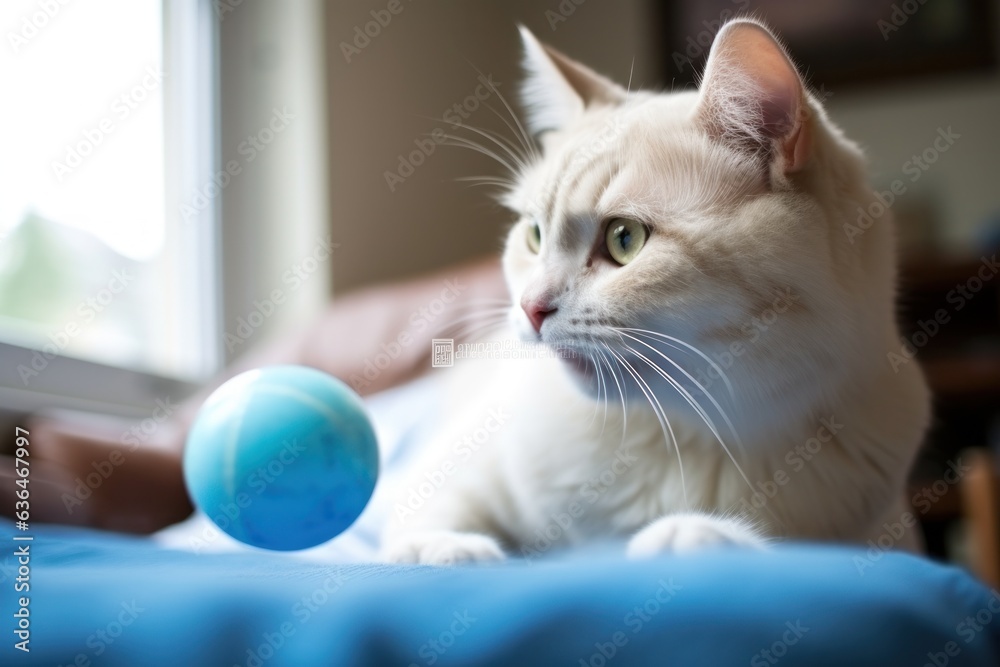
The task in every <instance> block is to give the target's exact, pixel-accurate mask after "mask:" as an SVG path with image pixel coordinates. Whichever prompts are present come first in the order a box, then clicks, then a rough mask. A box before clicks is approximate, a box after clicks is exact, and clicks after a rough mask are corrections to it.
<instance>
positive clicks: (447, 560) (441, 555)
mask: <svg viewBox="0 0 1000 667" xmlns="http://www.w3.org/2000/svg"><path fill="white" fill-rule="evenodd" d="M505 558H506V556H505V555H504V553H503V549H501V548H500V545H499V544H498V543H497V541H496V540H494V539H493V538H492V537H489V536H488V535H482V534H480V533H458V532H455V531H451V530H427V531H418V532H412V533H405V534H402V535H399V536H397V537H395V538H394V539H393V540H392V541H391V542H389V543H388V544H387V545H386V547H385V548H384V549H383V551H382V560H384V561H385V562H387V563H420V564H423V565H459V564H462V563H485V562H496V561H501V560H504V559H505Z"/></svg>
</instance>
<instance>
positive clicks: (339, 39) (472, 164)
mask: <svg viewBox="0 0 1000 667" xmlns="http://www.w3.org/2000/svg"><path fill="white" fill-rule="evenodd" d="M387 4H388V2H387V1H386V2H382V1H381V0H376V1H375V2H366V3H357V5H355V4H354V3H351V4H350V5H348V3H340V2H329V3H328V4H327V17H326V21H327V58H328V66H329V71H328V77H329V78H328V90H329V95H330V101H329V113H330V125H329V135H330V147H331V159H330V162H331V187H330V211H331V218H332V226H333V239H334V240H335V241H337V242H338V243H341V244H342V245H341V248H342V250H343V252H341V254H340V255H338V257H337V258H336V262H335V266H334V290H335V291H336V292H338V293H340V292H343V291H345V290H350V289H352V288H355V287H359V286H362V285H365V284H369V283H372V282H377V281H382V280H389V279H393V278H399V277H403V276H409V275H413V274H415V273H419V272H421V271H427V270H432V269H434V268H438V267H441V266H444V265H447V264H449V263H453V262H456V261H459V260H462V259H466V258H469V257H474V256H477V255H484V254H490V253H496V252H498V250H499V248H500V241H501V239H502V237H503V233H504V229H505V228H506V226H507V225H508V224H510V222H511V216H510V214H509V213H508V212H507V211H505V210H503V209H501V208H500V207H499V206H498V205H497V204H495V203H494V201H493V200H492V199H491V197H490V191H489V189H488V188H485V187H470V186H469V184H467V183H460V182H456V180H455V179H456V178H459V177H462V176H473V175H482V174H486V173H493V174H495V173H499V172H498V170H497V169H495V168H494V165H493V164H492V163H491V161H490V160H489V159H487V158H484V157H483V156H481V155H478V154H476V153H473V152H471V151H468V150H465V149H461V148H454V147H448V146H439V147H437V148H436V149H435V150H434V152H433V153H432V154H431V155H430V156H429V157H428V158H427V159H426V161H425V162H424V163H423V164H422V165H420V166H419V167H417V168H416V169H415V170H414V172H413V174H412V175H411V176H409V177H407V178H406V179H405V181H404V182H402V183H394V190H392V191H390V188H389V186H388V185H387V183H386V179H385V172H386V171H387V170H396V169H397V168H398V167H399V157H398V156H399V155H400V154H402V153H407V154H408V153H410V152H411V151H413V150H416V148H417V147H416V146H415V144H414V142H415V141H416V140H419V139H421V138H423V136H424V135H425V134H427V133H429V132H431V131H432V130H433V129H434V128H437V127H441V128H446V129H448V130H449V131H451V128H449V127H448V125H447V124H446V123H443V122H440V121H437V122H435V120H433V118H434V117H440V116H441V115H442V114H443V113H444V112H445V110H446V109H447V108H449V107H450V106H452V105H454V104H456V103H461V102H462V101H463V100H464V99H465V98H466V97H467V96H469V95H470V94H473V93H474V91H475V90H476V87H477V86H478V85H479V83H478V81H477V77H478V76H479V75H478V73H477V71H476V68H477V67H478V68H479V70H481V71H482V72H484V73H487V74H492V75H493V79H494V80H495V81H497V82H499V90H500V92H501V93H502V94H503V96H504V97H505V98H507V100H509V101H510V102H511V104H512V105H513V104H514V103H516V101H517V99H518V94H517V82H518V80H519V78H520V64H519V63H520V57H521V55H520V45H519V37H518V34H517V29H516V23H517V22H522V23H524V24H525V25H527V26H528V27H529V28H531V29H532V30H533V31H535V33H536V34H537V35H538V36H539V37H540V38H542V39H543V40H545V41H548V42H550V43H552V44H553V45H555V46H556V47H557V48H561V49H563V50H565V51H566V52H568V53H570V54H571V55H573V56H574V57H577V58H579V59H581V60H583V61H586V62H587V63H588V64H590V65H592V66H593V67H595V68H596V69H598V70H600V71H603V72H604V73H606V74H608V75H610V76H613V77H614V78H616V79H619V80H621V81H623V82H624V81H627V80H628V75H629V70H630V68H631V66H632V61H633V57H634V58H635V73H634V77H633V80H634V82H635V83H640V84H641V83H645V84H652V83H654V82H655V81H656V80H657V78H658V76H657V68H656V67H655V65H654V64H653V63H654V58H653V57H652V54H653V48H652V43H651V40H650V39H641V37H642V36H643V35H644V34H645V33H648V30H647V29H646V26H645V25H644V9H643V8H644V3H643V2H639V1H637V0H629V1H627V2H611V1H608V0H587V2H585V3H584V4H582V5H580V6H578V7H576V9H575V11H574V12H573V13H572V14H571V15H570V16H569V17H568V18H567V20H566V21H563V22H559V23H557V24H556V30H552V29H551V28H550V25H549V22H548V20H547V19H546V16H545V11H546V10H547V9H549V8H552V9H556V8H558V6H559V3H558V2H556V1H550V2H542V3H539V2H529V1H527V0H518V1H515V2H499V1H494V2H459V1H456V0H447V1H441V2H434V3H429V2H427V3H421V2H410V1H409V0H402V3H401V7H402V11H401V12H400V13H399V14H397V15H394V16H392V18H391V21H389V22H388V24H387V25H386V26H385V27H384V28H381V32H380V34H378V35H377V36H376V37H374V38H371V40H370V42H369V43H368V44H367V46H364V48H362V49H360V53H352V54H350V60H351V62H347V57H346V56H345V54H344V53H343V52H342V46H341V45H342V43H345V42H346V43H350V42H351V41H352V40H353V39H354V37H355V29H356V27H358V26H362V29H363V26H364V24H365V23H366V22H369V21H372V20H373V19H372V16H371V14H370V12H371V11H372V10H375V11H380V10H383V9H384V8H385V7H386V6H387ZM567 4H570V5H571V4H572V3H569V2H568V0H567ZM381 16H382V17H383V19H384V18H385V15H384V14H383V15H381ZM372 32H374V30H372ZM637 36H638V37H637ZM359 43H360V44H364V42H363V41H360V40H359ZM489 102H490V103H491V104H492V105H493V106H495V107H496V108H498V109H502V105H501V104H499V103H498V102H497V101H496V100H493V99H491V100H489ZM468 122H469V123H471V124H473V125H475V126H477V127H479V126H486V127H503V126H502V125H500V124H499V121H498V120H497V119H496V118H495V117H494V116H493V114H492V113H491V112H490V111H489V110H488V109H485V108H483V107H480V108H479V109H477V110H476V111H474V112H472V113H471V114H470V117H469V119H468ZM466 134H467V136H474V135H470V134H468V133H466ZM507 134H508V135H509V134H510V133H509V131H507Z"/></svg>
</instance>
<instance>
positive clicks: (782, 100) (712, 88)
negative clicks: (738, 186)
mask: <svg viewBox="0 0 1000 667" xmlns="http://www.w3.org/2000/svg"><path fill="white" fill-rule="evenodd" d="M696 113H697V114H698V117H699V119H700V120H701V122H702V123H704V124H705V126H706V128H707V129H708V131H709V132H710V133H711V134H712V135H713V136H715V137H717V138H719V139H721V140H723V141H728V142H732V143H734V144H735V145H737V147H738V148H740V149H741V150H746V151H749V152H753V153H755V154H758V155H760V154H763V155H765V156H767V158H768V159H769V160H770V161H771V163H772V164H773V163H774V161H776V160H777V161H780V164H779V165H777V166H778V167H779V168H780V169H781V170H782V171H783V172H784V173H785V174H786V175H787V174H791V173H793V172H796V171H799V170H801V169H802V168H803V167H805V165H806V164H807V163H808V161H809V157H810V152H811V143H812V136H811V117H810V115H811V114H810V110H809V103H808V101H807V98H806V92H805V87H804V86H803V84H802V79H801V78H800V77H799V74H798V72H797V71H796V69H795V65H793V64H792V61H791V59H790V58H789V56H788V54H787V52H786V51H785V49H784V48H783V47H782V46H781V44H780V43H779V42H778V40H777V39H776V38H775V37H774V35H773V34H771V32H770V30H768V29H767V28H766V27H765V26H764V25H763V24H760V23H757V22H755V21H751V20H746V19H738V20H735V21H730V22H729V23H727V24H726V25H725V26H723V27H722V29H721V30H720V31H719V33H718V34H717V35H716V36H715V41H714V42H713V43H712V50H711V53H709V56H708V64H707V65H706V66H705V75H704V77H702V84H701V97H700V100H699V103H698V108H697V112H696Z"/></svg>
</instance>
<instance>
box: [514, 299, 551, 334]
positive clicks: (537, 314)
mask: <svg viewBox="0 0 1000 667" xmlns="http://www.w3.org/2000/svg"><path fill="white" fill-rule="evenodd" d="M521 308H523V309H524V313H525V315H527V316H528V320H529V321H530V322H531V326H532V327H533V328H534V329H535V333H541V332H542V322H544V321H545V318H546V317H548V316H549V315H551V314H552V313H554V312H556V307H555V306H553V305H552V304H551V303H550V302H549V301H547V300H545V299H529V298H523V299H521Z"/></svg>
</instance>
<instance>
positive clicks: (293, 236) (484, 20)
mask: <svg viewBox="0 0 1000 667" xmlns="http://www.w3.org/2000/svg"><path fill="white" fill-rule="evenodd" d="M998 9H1000V7H998V3H997V2H994V1H992V0H924V1H921V0H893V1H890V0H839V1H834V0H822V1H819V2H811V3H800V2H793V1H791V0H766V1H760V2H757V1H754V0H707V1H700V2H693V1H689V2H683V1H673V2H670V1H665V0H614V1H612V0H540V1H539V0H535V1H532V2H528V1H527V0H508V1H501V0H490V1H487V0H483V1H476V2H469V1H458V0H446V1H445V0H443V1H439V2H413V1H412V0H373V1H366V2H351V3H344V2H322V1H320V0H285V1H281V2H279V1H276V0H275V1H264V0H102V2H91V3H63V2H59V1H58V0H52V1H42V0H23V1H22V0H16V1H9V2H5V3H3V6H2V8H0V28H2V29H3V32H4V36H5V38H4V41H5V44H4V46H3V47H2V48H0V81H3V82H4V84H5V85H6V86H7V87H8V89H9V90H10V91H13V92H12V94H11V95H9V96H8V102H7V103H6V104H4V105H2V106H0V126H2V127H4V128H6V129H7V131H6V132H5V135H6V138H5V147H4V152H3V157H2V159H0V406H2V409H3V414H6V415H8V416H9V415H16V414H21V413H23V412H25V411H34V410H38V409H40V408H49V407H53V406H57V407H65V408H73V409H76V410H82V411H90V412H95V413H110V414H117V415H122V416H137V415H144V414H148V413H149V409H150V408H149V406H150V405H151V404H152V403H153V401H154V399H155V397H158V396H164V395H183V394H184V393H185V392H187V391H189V390H190V388H192V387H193V386H195V385H196V384H197V383H199V382H201V381H203V380H205V379H206V378H207V377H209V376H211V375H212V374H213V373H215V372H216V371H218V370H219V369H220V368H221V367H222V366H223V365H225V364H227V363H229V362H231V361H232V360H233V359H235V358H237V357H239V356H240V355H242V354H244V353H245V352H246V351H247V350H248V349H250V348H253V347H255V346H258V345H260V344H262V343H264V342H267V341H269V340H272V339H274V338H276V337H280V336H281V335H282V334H283V333H284V332H287V331H290V330H293V329H295V328H298V327H301V326H302V325H303V324H304V323H305V322H307V321H308V320H309V319H310V318H311V317H312V316H314V315H315V314H316V313H317V312H318V311H319V310H320V309H321V308H323V306H324V304H326V303H328V302H329V300H330V299H331V298H333V299H336V298H338V297H340V296H342V295H343V294H346V293H349V292H351V291H352V290H357V289H360V288H363V287H366V286H369V285H373V284H376V283H381V282H385V281H391V280H397V279H405V278H407V277H410V276H415V275H418V274H420V273H423V272H426V271H429V270H433V269H437V268H440V267H443V266H446V265H448V264H452V263H456V262H459V261H462V260H466V259H469V258H473V257H479V256H483V255H488V254H491V253H496V252H497V251H498V249H499V247H500V239H501V238H502V236H503V234H504V230H505V228H506V226H507V225H508V224H510V222H511V218H510V215H509V214H508V213H507V212H506V211H504V210H503V209H502V208H500V207H499V206H498V205H497V204H496V203H495V202H494V200H493V199H492V196H491V195H492V193H491V191H490V188H488V187H473V186H472V185H470V184H469V183H468V182H464V181H461V180H459V179H461V178H462V177H468V176H478V175H487V176H490V175H498V174H500V173H501V170H499V169H498V167H497V165H496V163H495V162H493V161H492V160H490V159H489V158H487V157H485V156H483V155H481V154H478V153H475V152H473V151H468V150H462V149H459V148H455V147H451V146H445V145H440V144H438V143H437V142H436V141H434V140H433V136H434V132H435V131H439V132H440V131H444V132H447V133H453V132H456V131H457V130H456V123H457V121H458V119H461V122H462V123H465V124H468V125H472V126H475V127H479V128H487V129H491V130H495V131H498V132H501V133H504V134H505V135H506V136H511V134H510V129H509V128H508V127H507V123H508V122H510V117H509V115H507V111H506V108H505V105H504V100H501V99H499V95H497V94H496V93H495V92H494V91H492V90H491V89H489V88H488V87H486V86H484V84H483V81H484V80H489V81H491V82H493V83H494V84H495V85H496V88H497V90H498V91H499V94H500V95H502V96H503V98H505V100H506V102H508V103H510V104H511V105H512V106H514V107H515V108H516V105H517V102H518V94H517V86H518V80H519V77H520V52H519V41H518V35H517V30H516V27H515V26H516V24H517V23H523V24H524V25H526V26H528V27H529V28H530V29H531V30H532V31H534V32H535V34H536V35H537V36H538V37H539V38H540V39H542V40H543V41H546V42H548V43H550V44H552V45H553V46H555V47H556V48H558V49H560V50H562V51H564V52H565V53H567V54H569V55H570V56H572V57H574V58H576V59H578V60H580V61H582V62H584V63H586V64H588V65H590V66H591V67H593V68H594V69H596V70H598V71H599V72H602V73H604V74H606V75H608V76H609V77H611V78H613V79H615V80H617V81H619V82H623V83H624V82H627V81H629V80H631V86H632V88H654V89H662V90H670V89H682V88H685V87H689V86H692V85H694V81H695V80H696V75H697V73H698V72H699V71H700V70H701V68H702V66H703V64H704V59H705V56H706V55H707V52H708V47H709V45H710V44H711V39H712V36H713V35H714V33H715V31H716V30H717V29H718V26H719V25H720V22H721V21H724V20H726V19H727V18H729V17H731V16H733V15H735V14H737V13H753V14H755V15H757V16H760V17H761V18H764V19H765V20H767V21H768V22H770V23H771V25H772V26H774V27H775V28H776V29H777V31H778V32H779V33H780V34H781V35H782V37H783V38H784V39H785V40H786V42H787V44H788V46H789V49H790V51H791V53H792V54H793V56H794V57H795V58H796V60H797V62H798V63H799V65H800V66H801V69H802V71H803V72H804V73H805V75H806V77H807V78H808V81H809V84H810V86H811V87H812V89H813V91H814V92H815V94H816V96H817V97H819V98H820V99H822V100H823V102H824V104H825V105H826V108H827V109H828V111H829V114H830V116H831V117H832V119H833V120H834V121H835V122H836V123H837V124H838V125H840V126H841V127H842V128H843V129H844V131H845V133H846V134H847V136H849V137H851V138H852V139H854V140H855V141H857V142H858V143H859V144H860V145H861V146H862V147H863V148H864V150H865V152H866V153H867V155H868V157H869V160H870V164H871V173H872V177H873V184H874V185H875V187H876V188H877V189H878V190H880V191H882V192H884V193H885V196H884V201H885V204H886V206H887V207H888V208H890V209H891V210H892V211H893V214H894V215H895V217H896V219H897V224H898V228H899V235H900V239H901V247H902V251H903V277H902V283H901V284H902V287H901V299H900V303H901V312H900V317H901V318H902V320H903V322H904V324H905V328H906V331H907V340H908V341H909V345H910V347H909V349H905V350H904V349H901V350H900V351H899V355H900V357H901V358H902V361H900V362H899V363H918V362H919V363H921V364H923V365H924V367H925V369H926V370H927V372H928V375H929V377H930V379H931V383H932V385H933V386H934V388H935V392H936V421H935V428H934V432H933V433H932V435H931V437H930V439H929V441H928V445H927V448H926V451H927V454H926V456H925V460H924V461H923V462H922V463H921V466H920V468H919V469H918V471H917V472H916V474H915V477H914V484H915V489H917V490H919V489H921V488H922V487H921V486H920V485H921V484H922V480H924V479H927V480H936V479H939V478H940V477H941V474H942V471H943V470H946V469H947V466H948V464H949V463H950V462H953V461H954V460H955V459H956V457H957V456H959V452H960V451H962V450H965V449H966V448H968V447H973V446H975V447H980V448H984V449H987V450H988V449H989V448H993V450H994V451H995V450H996V449H997V448H998V447H1000V419H998V417H1000V414H998V413H1000V410H998V409H997V397H998V396H1000V327H998V324H1000V322H998V311H1000V298H998V290H997V285H998V283H1000V280H996V279H994V278H996V276H995V274H994V273H993V268H992V265H991V264H989V263H984V262H983V261H982V258H983V257H984V256H985V257H987V258H989V257H991V256H992V254H993V253H994V252H995V251H996V250H997V246H998V244H1000V170H998V169H997V166H996V165H997V159H998V156H1000V131H998V128H997V124H998V122H1000V73H998V70H997V60H998V49H1000V40H998V38H997V35H998V31H1000V11H998ZM494 110H495V111H496V112H498V113H495V111H494ZM865 213H868V216H866V215H865ZM879 215H880V213H879V212H878V211H870V212H859V217H858V221H857V222H858V226H859V231H860V232H862V233H863V230H864V225H866V224H877V218H878V217H879ZM942 311H943V315H942ZM935 322H936V324H935ZM911 357H915V359H911ZM890 362H891V360H890ZM991 493H992V491H991ZM959 495H960V494H958V493H957V492H954V488H952V487H948V488H946V489H945V490H944V492H942V493H940V494H935V496H934V502H933V503H930V509H928V510H927V511H926V512H923V513H922V514H921V518H922V520H923V521H924V522H925V527H926V528H927V529H928V531H929V532H928V534H929V539H930V542H931V547H932V550H933V551H934V552H935V553H939V554H943V553H945V552H946V551H948V550H949V549H951V550H955V549H961V548H963V547H962V546H961V545H962V544H965V542H963V540H962V539H961V536H960V535H958V532H960V531H961V530H962V526H963V525H964V524H962V523H961V522H956V520H955V518H956V516H959V515H960V514H962V512H963V505H962V500H961V498H960V497H959ZM976 520H978V521H985V522H986V523H987V524H988V523H989V522H990V521H992V522H993V523H994V524H996V523H997V522H1000V519H998V518H997V517H996V516H995V515H994V516H993V518H992V519H990V518H989V517H987V518H986V519H981V518H980V519H976ZM957 535H958V536H957ZM997 558H998V560H1000V554H998V555H997Z"/></svg>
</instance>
